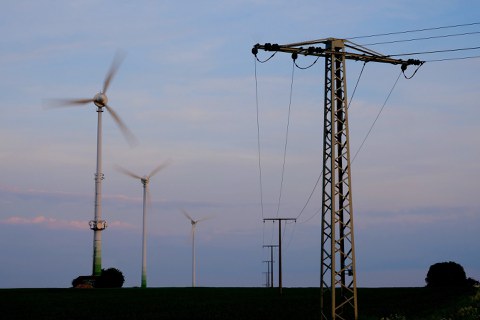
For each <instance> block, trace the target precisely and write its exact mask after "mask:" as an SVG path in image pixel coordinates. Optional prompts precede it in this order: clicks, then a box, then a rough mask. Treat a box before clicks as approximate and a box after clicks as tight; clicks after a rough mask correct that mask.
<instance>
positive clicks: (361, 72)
mask: <svg viewBox="0 0 480 320" xmlns="http://www.w3.org/2000/svg"><path fill="white" fill-rule="evenodd" d="M366 65H367V63H366V62H364V63H363V66H362V70H361V71H360V74H359V75H358V78H357V82H356V83H355V87H354V88H353V92H352V95H351V96H350V100H349V101H348V108H350V105H351V104H352V101H353V97H355V93H356V92H357V88H358V84H359V83H360V79H361V78H362V75H363V70H364V69H365V66H366ZM322 174H323V171H322V172H320V175H319V176H318V179H317V181H316V182H315V185H314V186H313V189H312V192H310V195H309V196H308V198H307V201H306V202H305V205H304V206H303V208H302V210H300V213H299V214H298V215H297V219H298V218H300V216H301V215H302V213H303V212H304V211H305V209H306V208H307V206H308V204H309V203H310V200H311V199H312V196H313V194H314V193H315V190H316V189H317V186H318V183H319V182H320V179H321V178H322ZM317 214H318V212H316V213H315V214H314V215H313V216H312V217H310V218H308V219H307V220H305V221H302V222H300V223H304V222H308V221H310V220H311V219H312V218H313V217H314V216H316V215H317Z"/></svg>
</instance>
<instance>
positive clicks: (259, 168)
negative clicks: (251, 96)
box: [254, 55, 273, 219]
mask: <svg viewBox="0 0 480 320" xmlns="http://www.w3.org/2000/svg"><path fill="white" fill-rule="evenodd" d="M272 56H273V55H272ZM270 58H271V57H270ZM257 60H258V59H257V58H256V57H255V61H254V64H255V102H256V107H257V151H258V171H259V184H260V206H261V210H262V219H263V218H264V208H263V207H264V206H263V182H262V162H261V152H260V150H261V148H260V120H259V110H258V79H257Z"/></svg>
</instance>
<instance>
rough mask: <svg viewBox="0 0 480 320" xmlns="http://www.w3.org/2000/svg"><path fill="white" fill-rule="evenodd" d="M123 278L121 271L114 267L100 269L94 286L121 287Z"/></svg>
mask: <svg viewBox="0 0 480 320" xmlns="http://www.w3.org/2000/svg"><path fill="white" fill-rule="evenodd" d="M124 282H125V278H124V277H123V273H122V271H120V270H118V269H116V268H109V269H102V273H101V274H100V277H98V279H97V281H96V283H95V288H121V287H122V286H123V283H124Z"/></svg>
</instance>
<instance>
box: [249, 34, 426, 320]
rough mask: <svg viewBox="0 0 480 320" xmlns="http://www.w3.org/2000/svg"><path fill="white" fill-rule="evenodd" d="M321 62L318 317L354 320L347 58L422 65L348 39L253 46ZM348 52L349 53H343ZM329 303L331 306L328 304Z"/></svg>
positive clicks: (353, 259)
mask: <svg viewBox="0 0 480 320" xmlns="http://www.w3.org/2000/svg"><path fill="white" fill-rule="evenodd" d="M259 49H262V50H265V51H273V52H286V53H291V55H292V59H293V60H296V59H297V58H298V57H299V56H300V55H304V56H317V57H324V58H325V87H324V93H325V96H324V97H325V101H324V124H323V177H322V187H323V188H322V192H323V193H322V225H321V228H322V237H321V258H320V259H321V261H320V263H321V271H320V288H321V290H320V295H321V297H320V308H321V313H322V319H332V320H335V319H342V320H343V319H355V320H356V319H358V308H357V285H356V266H355V246H354V232H353V231H354V230H353V205H352V190H351V188H352V187H351V186H352V182H351V169H350V163H351V160H350V143H349V127H348V104H347V73H346V60H355V61H364V62H380V63H390V64H394V65H401V69H402V71H405V70H406V69H407V67H408V66H409V65H417V66H420V65H422V64H423V62H422V61H419V60H413V59H408V60H401V59H395V58H392V57H390V56H386V55H383V54H380V53H378V52H375V51H373V50H370V49H368V48H366V47H363V46H360V45H357V44H355V43H353V42H351V41H349V40H346V39H337V38H326V39H319V40H313V41H304V42H298V43H290V44H285V45H279V44H271V43H266V44H264V45H260V44H256V45H255V46H254V47H253V48H252V53H253V54H254V55H255V57H256V55H257V53H258V50H259ZM347 50H348V51H347ZM328 303H330V305H328Z"/></svg>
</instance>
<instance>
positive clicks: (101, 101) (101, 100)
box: [93, 92, 108, 108]
mask: <svg viewBox="0 0 480 320" xmlns="http://www.w3.org/2000/svg"><path fill="white" fill-rule="evenodd" d="M93 103H95V105H96V106H97V107H99V108H103V107H105V106H106V105H107V103H108V98H107V96H106V95H105V94H104V93H103V92H99V93H97V94H96V95H95V97H93Z"/></svg>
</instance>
